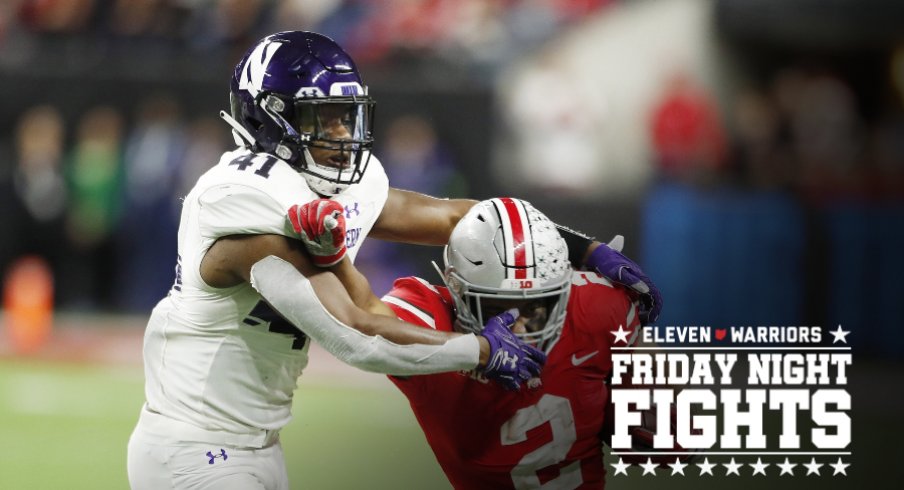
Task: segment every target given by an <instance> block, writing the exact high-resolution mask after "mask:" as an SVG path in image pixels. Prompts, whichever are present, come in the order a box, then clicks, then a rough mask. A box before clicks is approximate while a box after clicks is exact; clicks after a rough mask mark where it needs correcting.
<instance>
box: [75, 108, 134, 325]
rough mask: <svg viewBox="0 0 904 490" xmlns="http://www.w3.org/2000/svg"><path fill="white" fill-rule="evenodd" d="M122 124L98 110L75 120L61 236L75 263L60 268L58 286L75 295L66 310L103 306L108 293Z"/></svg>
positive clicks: (116, 116)
mask: <svg viewBox="0 0 904 490" xmlns="http://www.w3.org/2000/svg"><path fill="white" fill-rule="evenodd" d="M122 134H123V120H122V116H121V115H120V113H119V112H118V111H117V110H116V109H113V108H111V107H105V106H100V107H96V108H93V109H91V110H89V111H88V112H86V113H85V114H84V115H83V116H82V117H81V119H80V120H79V123H78V127H77V129H76V141H75V143H74V145H73V148H72V151H71V153H70V156H69V162H68V167H67V174H68V181H69V190H70V198H69V205H68V206H67V209H66V211H67V214H66V232H67V234H68V236H69V241H70V243H71V244H72V246H73V250H72V252H73V254H74V256H75V260H72V261H69V262H68V263H66V264H63V265H62V271H63V273H64V277H63V279H62V280H61V282H62V284H61V287H65V288H67V290H68V291H69V292H70V293H72V294H73V295H75V298H74V299H73V304H70V305H69V306H75V307H87V308H93V307H97V306H103V305H106V304H108V302H109V300H110V294H111V291H112V287H113V284H112V275H113V269H112V268H113V266H114V260H113V241H112V237H113V231H114V229H115V226H116V222H117V219H118V217H119V210H120V201H121V198H122Z"/></svg>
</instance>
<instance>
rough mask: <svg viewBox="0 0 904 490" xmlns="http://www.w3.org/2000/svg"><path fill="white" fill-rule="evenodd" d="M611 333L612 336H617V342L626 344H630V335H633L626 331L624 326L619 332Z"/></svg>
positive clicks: (619, 328) (621, 326)
mask: <svg viewBox="0 0 904 490" xmlns="http://www.w3.org/2000/svg"><path fill="white" fill-rule="evenodd" d="M609 333H611V334H612V335H615V341H616V342H624V343H625V344H627V343H628V335H631V331H630V330H625V326H624V325H619V326H618V332H609Z"/></svg>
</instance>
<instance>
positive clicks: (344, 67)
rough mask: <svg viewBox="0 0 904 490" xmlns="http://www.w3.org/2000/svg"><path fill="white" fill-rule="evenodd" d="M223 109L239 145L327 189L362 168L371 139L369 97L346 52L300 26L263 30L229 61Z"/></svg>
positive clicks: (351, 179) (349, 181)
mask: <svg viewBox="0 0 904 490" xmlns="http://www.w3.org/2000/svg"><path fill="white" fill-rule="evenodd" d="M230 105H231V109H232V111H231V112H232V114H231V117H230V116H228V115H225V114H223V113H221V116H222V117H223V119H224V120H226V122H227V123H229V125H230V126H231V127H232V129H233V135H234V136H235V138H236V142H237V143H238V144H239V145H242V146H245V147H247V148H248V149H250V150H251V151H263V152H267V153H270V154H273V155H275V156H277V157H279V158H280V159H282V160H285V161H286V162H287V163H289V165H291V166H292V167H294V168H295V169H296V170H297V171H298V172H300V173H301V174H302V175H303V176H304V177H305V180H306V181H307V183H308V186H309V187H310V188H311V189H312V190H314V191H315V192H317V193H318V194H321V195H324V196H332V195H335V194H338V193H340V192H342V191H344V190H345V189H346V188H347V187H348V186H350V185H353V184H357V183H358V182H360V181H361V179H362V178H363V176H364V172H365V171H366V169H367V164H368V162H369V160H370V152H371V148H372V146H373V111H374V101H373V99H371V98H370V97H369V96H368V94H367V86H366V85H364V82H363V80H362V79H361V76H360V75H359V74H358V70H357V68H356V67H355V63H354V61H353V60H352V58H351V57H350V56H349V55H348V53H346V52H345V51H344V50H343V49H342V48H341V47H340V46H339V45H338V44H336V42H335V41H333V40H332V39H330V38H328V37H326V36H323V35H321V34H317V33H314V32H306V31H286V32H279V33H276V34H271V35H269V36H267V37H265V38H263V39H261V40H260V41H258V43H257V44H256V45H255V46H253V47H252V48H251V49H249V50H248V52H247V53H246V54H245V56H244V58H243V59H242V61H240V62H239V63H238V65H236V69H235V71H234V72H233V77H232V81H231V84H230Z"/></svg>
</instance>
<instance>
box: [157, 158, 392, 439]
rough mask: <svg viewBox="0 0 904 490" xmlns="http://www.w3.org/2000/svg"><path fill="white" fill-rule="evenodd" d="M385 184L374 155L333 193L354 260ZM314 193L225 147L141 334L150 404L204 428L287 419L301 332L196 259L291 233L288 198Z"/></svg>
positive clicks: (189, 213)
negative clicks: (234, 244) (168, 282)
mask: <svg viewBox="0 0 904 490" xmlns="http://www.w3.org/2000/svg"><path fill="white" fill-rule="evenodd" d="M388 192H389V182H388V180H387V178H386V174H385V172H384V171H383V167H382V165H381V164H380V162H379V161H378V160H377V159H376V157H371V159H370V162H369V165H368V167H367V171H366V172H365V174H364V178H363V179H362V181H361V182H360V183H358V184H356V185H353V186H350V187H349V188H348V189H347V190H346V191H345V192H343V193H342V194H341V195H339V196H335V197H333V199H334V200H336V201H339V202H340V203H341V204H342V205H343V206H344V207H345V216H346V220H347V230H348V231H347V234H346V241H347V246H348V255H349V257H350V258H351V259H352V260H354V258H355V256H356V255H357V251H358V249H359V248H360V247H361V243H362V242H363V241H364V237H365V236H367V234H368V233H369V232H370V230H371V228H372V227H373V225H374V222H375V221H376V219H377V217H378V216H379V215H380V212H381V211H382V209H383V205H384V204H385V202H386V198H387V196H388ZM317 198H318V196H317V195H316V194H315V193H314V192H312V191H311V190H310V189H309V188H308V186H307V183H306V182H305V179H304V177H302V175H301V174H299V173H298V172H296V171H295V170H293V169H292V168H291V167H290V166H289V164H287V163H286V162H284V161H282V160H279V159H277V158H276V157H274V156H272V155H268V154H254V153H251V152H250V151H247V150H244V149H238V150H235V151H231V152H227V153H225V154H224V155H223V156H222V158H221V159H220V161H219V163H218V164H217V165H216V166H214V167H213V168H211V169H210V170H209V171H207V172H206V173H205V174H204V175H202V176H201V177H200V178H199V179H198V182H197V184H195V187H194V188H193V189H192V190H191V192H189V194H188V196H187V197H186V198H185V201H184V203H183V208H182V217H181V221H180V225H179V243H178V247H179V263H178V264H177V267H176V281H175V283H174V284H173V287H172V289H171V290H170V292H169V294H168V295H167V297H166V298H164V299H163V300H161V301H160V302H159V303H158V304H157V306H156V307H155V308H154V311H153V312H152V314H151V318H150V320H149V322H148V326H147V330H146V332H145V336H144V368H145V377H146V386H145V394H146V397H147V406H148V408H149V409H150V410H152V411H155V412H158V413H160V414H162V415H164V416H167V417H170V418H173V419H176V420H179V421H182V422H187V423H190V424H192V425H195V426H197V427H201V428H203V429H207V430H223V431H229V432H233V433H248V432H251V431H254V430H260V429H264V430H274V429H279V428H281V427H283V426H285V425H286V423H288V422H289V420H290V418H291V404H292V395H293V392H294V390H295V387H296V382H297V379H298V376H299V375H301V372H302V369H304V367H305V365H306V364H307V361H308V358H307V352H308V348H309V344H310V343H309V342H308V339H307V337H306V336H305V335H304V334H303V333H302V332H301V331H300V330H298V329H296V328H295V327H294V326H292V325H291V324H290V323H289V322H287V321H286V320H284V319H283V318H282V317H280V316H279V315H278V314H277V313H276V312H275V311H274V310H273V309H271V308H270V307H269V306H268V305H267V304H266V303H264V302H263V301H262V299H261V296H260V295H259V294H258V293H257V291H255V290H254V289H253V288H252V287H251V285H250V284H248V283H242V284H240V285H238V286H234V287H231V288H226V289H218V288H213V287H210V286H208V285H207V284H205V283H204V281H203V280H202V279H201V274H200V265H201V259H202V258H203V257H204V254H205V253H206V252H207V250H208V249H209V248H210V247H211V245H213V243H214V242H215V241H216V240H217V239H218V238H220V237H222V236H226V235H235V234H277V235H285V236H290V237H297V235H296V234H295V232H294V230H293V229H292V225H291V224H290V223H289V220H288V218H287V211H288V209H289V208H290V207H291V206H292V205H294V204H304V203H306V202H309V201H311V200H313V199H317Z"/></svg>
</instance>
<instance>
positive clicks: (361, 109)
mask: <svg viewBox="0 0 904 490" xmlns="http://www.w3.org/2000/svg"><path fill="white" fill-rule="evenodd" d="M260 105H261V108H262V109H263V110H264V112H266V113H267V115H269V116H270V117H271V118H272V119H273V121H274V122H275V123H276V124H278V125H280V126H281V127H282V130H283V133H284V135H285V136H284V137H283V139H282V140H281V141H280V142H279V144H277V145H276V148H275V149H274V151H273V152H274V153H275V154H276V156H278V157H279V158H282V159H283V160H285V161H287V162H289V164H290V165H292V166H293V167H295V168H296V169H297V170H298V171H299V172H301V173H302V174H303V175H304V177H305V179H306V180H307V181H308V185H309V186H310V187H311V189H312V190H314V191H315V192H317V193H318V194H320V195H324V196H332V195H336V194H339V193H341V192H342V191H344V190H345V189H346V188H348V186H350V185H353V184H357V183H358V182H360V181H361V178H362V177H363V176H364V172H365V171H366V170H367V164H368V162H369V161H370V154H371V148H372V147H373V141H374V140H373V131H372V128H373V114H374V101H373V99H371V98H370V97H368V96H366V95H364V96H348V97H329V98H326V97H325V98H303V99H295V102H294V105H293V106H292V108H291V109H290V110H288V111H287V110H286V109H287V108H288V107H289V105H288V104H287V103H286V102H285V101H284V100H283V99H282V98H280V97H277V96H275V95H272V94H270V95H266V96H264V97H262V99H261V102H260ZM283 114H285V117H284V116H283Z"/></svg>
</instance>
